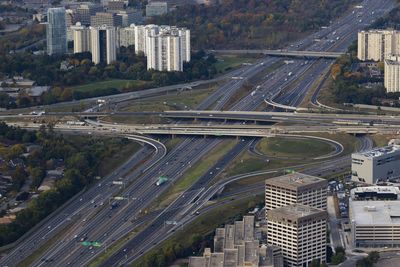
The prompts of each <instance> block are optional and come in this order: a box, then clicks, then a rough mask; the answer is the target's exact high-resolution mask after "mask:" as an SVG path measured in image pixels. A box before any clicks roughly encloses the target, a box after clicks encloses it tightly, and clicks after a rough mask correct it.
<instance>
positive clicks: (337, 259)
mask: <svg viewBox="0 0 400 267" xmlns="http://www.w3.org/2000/svg"><path fill="white" fill-rule="evenodd" d="M345 259H346V257H345V255H344V253H343V252H336V253H335V255H333V256H332V259H331V263H332V264H334V265H337V264H339V263H341V262H344V260H345Z"/></svg>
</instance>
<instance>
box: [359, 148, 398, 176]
mask: <svg viewBox="0 0 400 267" xmlns="http://www.w3.org/2000/svg"><path fill="white" fill-rule="evenodd" d="M351 158H352V160H351V172H352V180H353V181H357V182H362V183H367V184H376V183H377V182H382V181H387V180H390V179H396V178H399V177H400V146H398V145H391V146H386V147H381V148H375V149H372V150H369V151H366V152H360V153H353V154H352V155H351Z"/></svg>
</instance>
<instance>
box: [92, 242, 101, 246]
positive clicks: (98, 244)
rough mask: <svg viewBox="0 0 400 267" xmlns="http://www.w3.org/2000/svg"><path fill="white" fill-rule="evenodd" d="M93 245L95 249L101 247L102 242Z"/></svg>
mask: <svg viewBox="0 0 400 267" xmlns="http://www.w3.org/2000/svg"><path fill="white" fill-rule="evenodd" d="M92 245H93V247H101V243H100V242H93V243H92Z"/></svg>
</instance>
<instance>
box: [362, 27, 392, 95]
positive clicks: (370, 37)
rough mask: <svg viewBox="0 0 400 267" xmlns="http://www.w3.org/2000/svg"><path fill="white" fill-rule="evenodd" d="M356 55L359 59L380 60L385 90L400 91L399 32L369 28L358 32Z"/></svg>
mask: <svg viewBox="0 0 400 267" xmlns="http://www.w3.org/2000/svg"><path fill="white" fill-rule="evenodd" d="M357 57H358V59H359V60H361V61H370V60H372V61H381V62H384V65H385V71H384V72H385V76H384V85H385V88H386V91H387V92H400V32H399V31H396V30H369V31H361V32H359V33H358V51H357Z"/></svg>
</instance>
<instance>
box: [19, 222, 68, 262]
mask: <svg viewBox="0 0 400 267" xmlns="http://www.w3.org/2000/svg"><path fill="white" fill-rule="evenodd" d="M72 226H73V224H69V225H68V226H67V227H66V228H65V229H64V231H63V232H60V233H58V234H57V235H55V236H54V237H53V238H51V239H50V240H48V241H47V242H46V243H45V244H44V245H42V246H41V247H39V248H37V249H36V250H35V251H32V253H31V254H30V255H29V256H28V257H27V258H25V259H24V260H23V261H21V262H20V263H18V264H17V265H16V266H17V267H28V266H32V264H33V263H34V262H35V261H37V260H38V259H39V258H40V257H41V256H42V254H43V253H45V252H46V251H47V250H48V249H50V248H51V247H52V246H54V245H56V244H57V243H59V242H60V241H61V238H62V237H63V235H64V233H66V232H67V231H68V230H69V229H70V228H71V227H72Z"/></svg>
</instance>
